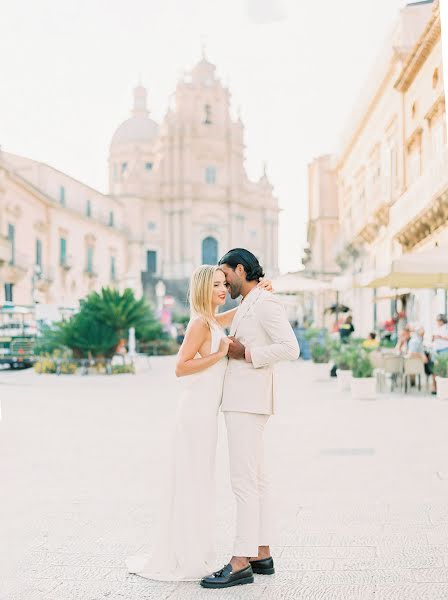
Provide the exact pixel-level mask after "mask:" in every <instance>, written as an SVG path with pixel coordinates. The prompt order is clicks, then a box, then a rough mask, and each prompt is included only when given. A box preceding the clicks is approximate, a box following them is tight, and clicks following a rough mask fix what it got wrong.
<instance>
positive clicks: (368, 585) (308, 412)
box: [0, 358, 448, 600]
mask: <svg viewBox="0 0 448 600" xmlns="http://www.w3.org/2000/svg"><path fill="white" fill-rule="evenodd" d="M279 375H280V377H279V379H280V383H281V389H280V394H279V399H278V402H277V415H276V416H275V417H273V418H272V419H271V421H270V423H269V427H268V440H267V446H268V453H269V459H270V462H271V464H272V465H273V466H274V468H273V477H274V483H275V488H276V501H277V507H278V508H277V513H278V521H279V535H278V539H277V540H275V544H276V545H274V546H273V555H274V558H275V561H276V566H277V573H276V575H274V576H271V577H263V576H256V578H255V583H254V584H253V585H248V586H242V587H241V588H232V589H231V590H213V591H211V590H204V589H202V588H200V586H199V585H197V584H195V583H174V584H171V583H165V584H164V583H158V582H152V581H148V580H145V579H142V578H139V577H136V576H133V575H129V574H127V572H126V568H125V565H124V559H125V558H126V556H128V555H130V554H134V553H136V552H137V551H140V550H142V549H147V550H148V551H150V550H151V548H152V536H153V533H154V526H155V522H156V519H157V515H156V506H157V502H158V499H159V498H160V494H161V490H162V489H163V488H162V482H163V477H164V473H165V472H166V468H167V465H168V464H169V455H170V444H169V431H170V425H171V424H172V421H173V415H174V410H175V403H176V395H177V389H178V388H177V386H178V383H177V381H176V380H175V377H174V375H173V359H172V358H158V359H152V368H151V369H150V370H149V371H147V372H145V373H142V374H139V375H136V376H132V375H117V376H113V377H106V376H102V377H100V376H87V377H71V376H61V377H56V376H51V375H50V376H45V375H44V376H37V375H35V374H34V373H33V372H32V371H26V372H1V371H0V399H1V408H2V420H1V421H0V482H1V495H0V582H1V583H0V598H1V600H40V599H42V600H102V599H108V600H146V599H154V600H165V599H168V598H169V599H170V600H186V599H196V598H197V599H202V598H209V597H211V596H213V598H217V599H219V598H229V599H231V600H239V599H240V598H241V599H247V600H250V599H255V598H257V599H258V598H262V599H266V600H271V599H272V600H277V599H278V600H281V599H293V598H294V599H303V600H308V599H310V600H311V599H313V600H314V599H316V600H317V599H319V600H339V599H344V600H345V599H346V600H355V599H356V600H371V599H372V600H373V599H375V600H389V599H390V600H392V599H393V600H424V599H428V600H442V599H447V598H448V435H447V423H448V403H443V402H441V401H440V400H438V399H436V398H435V397H432V396H428V395H427V394H425V393H419V392H411V393H409V394H408V395H407V396H405V395H402V394H400V393H393V394H390V393H385V394H381V395H379V396H378V398H377V400H375V401H359V400H358V401H355V400H352V398H351V397H350V394H349V392H339V391H337V389H336V384H335V382H334V381H332V380H330V379H328V380H326V381H315V378H314V376H313V365H311V364H308V363H305V362H303V361H298V362H297V363H290V364H285V365H281V368H280V373H279ZM220 426H221V429H220V443H219V447H218V461H217V490H218V506H217V548H218V553H219V556H218V560H217V565H216V566H217V567H219V566H222V564H223V562H224V561H225V560H226V558H228V556H229V554H230V550H231V545H232V535H233V522H234V503H233V497H232V494H231V491H230V486H229V476H228V466H227V450H226V438H225V428H224V427H223V420H222V416H221V423H220ZM186 551H188V549H186Z"/></svg>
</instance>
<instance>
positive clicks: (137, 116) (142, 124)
mask: <svg viewBox="0 0 448 600" xmlns="http://www.w3.org/2000/svg"><path fill="white" fill-rule="evenodd" d="M146 98H147V93H146V89H145V88H144V87H143V86H141V85H139V86H137V87H136V88H135V89H134V108H133V110H132V116H131V117H130V118H129V119H126V121H124V122H123V123H122V124H121V125H120V126H119V127H118V128H117V130H116V131H115V133H114V135H113V136H112V141H111V148H114V147H117V146H120V145H122V144H132V143H139V142H140V143H142V142H143V143H151V142H152V141H153V140H154V138H155V137H157V134H158V131H159V126H158V124H157V123H156V122H155V121H153V120H152V119H150V118H149V116H148V115H149V111H148V108H147V104H146Z"/></svg>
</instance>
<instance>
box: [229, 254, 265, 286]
mask: <svg viewBox="0 0 448 600" xmlns="http://www.w3.org/2000/svg"><path fill="white" fill-rule="evenodd" d="M218 264H219V265H229V267H230V268H231V269H233V270H235V269H236V267H237V265H242V266H243V267H244V270H245V271H246V280H247V281H258V280H259V279H260V277H264V272H263V267H262V266H261V265H260V263H259V262H258V258H257V257H256V256H254V255H253V254H252V252H249V250H245V249H244V248H234V249H233V250H229V251H228V252H227V253H226V254H224V256H223V257H222V258H221V260H220V261H219V263H218Z"/></svg>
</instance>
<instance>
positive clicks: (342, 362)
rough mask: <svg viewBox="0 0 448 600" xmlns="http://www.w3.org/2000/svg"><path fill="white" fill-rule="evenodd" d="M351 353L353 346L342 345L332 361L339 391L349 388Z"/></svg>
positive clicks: (352, 352) (352, 353)
mask: <svg viewBox="0 0 448 600" xmlns="http://www.w3.org/2000/svg"><path fill="white" fill-rule="evenodd" d="M353 355H354V349H353V347H351V346H342V347H341V348H340V350H339V352H338V353H337V354H336V356H335V359H334V362H335V365H336V368H337V371H336V375H337V382H338V389H339V390H340V391H346V390H349V389H350V382H351V380H352V361H353Z"/></svg>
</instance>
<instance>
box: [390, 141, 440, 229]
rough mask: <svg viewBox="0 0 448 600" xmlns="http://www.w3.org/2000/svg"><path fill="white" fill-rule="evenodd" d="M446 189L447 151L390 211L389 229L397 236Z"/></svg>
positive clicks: (429, 166) (431, 164)
mask: <svg viewBox="0 0 448 600" xmlns="http://www.w3.org/2000/svg"><path fill="white" fill-rule="evenodd" d="M447 188H448V149H447V150H444V152H443V154H442V156H441V157H440V158H438V159H436V160H434V161H433V162H432V163H430V165H428V168H427V170H426V172H425V173H424V174H423V175H422V176H421V177H419V178H418V179H417V180H416V181H415V182H414V183H413V184H412V185H410V186H409V188H408V189H407V190H406V191H405V192H404V194H402V195H401V196H400V197H399V198H398V200H397V201H396V202H395V203H394V204H393V205H392V206H391V209H390V228H391V231H392V233H393V234H395V235H396V234H397V233H398V232H399V231H401V230H402V229H403V228H404V227H405V226H406V225H407V224H408V223H410V222H411V221H412V220H413V219H415V218H416V217H417V216H418V215H419V214H420V213H421V212H422V211H424V210H425V208H427V207H429V206H430V205H431V203H432V202H433V201H434V200H436V199H437V197H438V196H439V195H440V194H441V193H442V192H443V191H444V190H446V189H447Z"/></svg>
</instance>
